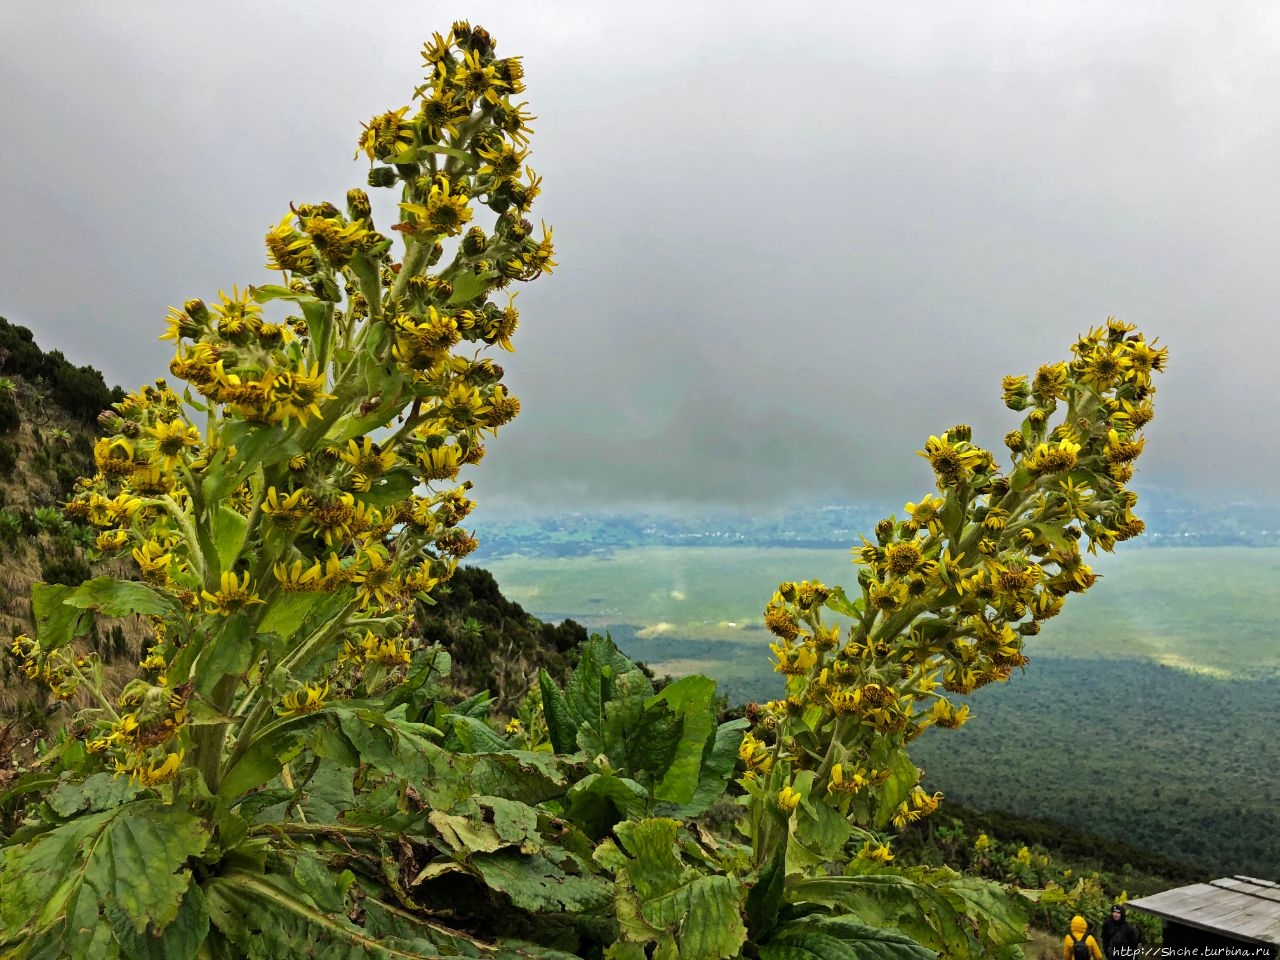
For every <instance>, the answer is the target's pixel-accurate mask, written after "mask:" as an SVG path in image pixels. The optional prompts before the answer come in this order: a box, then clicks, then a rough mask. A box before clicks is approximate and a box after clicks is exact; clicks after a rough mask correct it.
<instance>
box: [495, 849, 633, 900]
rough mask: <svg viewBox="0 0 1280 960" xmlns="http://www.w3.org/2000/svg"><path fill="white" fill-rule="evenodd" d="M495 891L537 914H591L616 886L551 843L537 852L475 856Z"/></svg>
mask: <svg viewBox="0 0 1280 960" xmlns="http://www.w3.org/2000/svg"><path fill="white" fill-rule="evenodd" d="M472 866H473V867H474V869H475V871H476V872H477V873H478V874H479V875H480V877H481V879H482V880H484V882H485V884H486V885H487V886H488V887H489V888H490V889H492V890H497V891H499V892H501V893H504V894H506V895H507V896H508V897H509V898H510V899H511V902H512V903H513V904H515V906H517V907H519V908H520V909H522V910H530V911H532V912H534V913H590V912H593V911H596V910H599V909H601V908H603V907H604V906H605V905H607V904H608V902H609V898H610V894H611V893H612V892H613V886H612V884H610V883H609V882H608V881H606V880H605V879H604V878H602V877H600V876H598V875H597V874H595V873H594V872H592V870H591V864H589V863H584V862H583V861H581V860H580V859H578V858H577V857H574V856H573V855H572V854H570V853H569V852H568V851H566V850H563V849H561V848H559V847H556V846H548V847H545V848H543V849H542V850H539V851H538V852H537V853H534V854H522V853H520V852H519V851H518V850H512V849H506V850H500V851H498V852H496V853H492V854H481V855H479V856H476V857H473V858H472Z"/></svg>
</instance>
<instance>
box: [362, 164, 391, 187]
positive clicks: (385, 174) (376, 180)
mask: <svg viewBox="0 0 1280 960" xmlns="http://www.w3.org/2000/svg"><path fill="white" fill-rule="evenodd" d="M396 179H397V177H396V172H395V170H393V169H392V168H391V167H374V168H373V169H372V170H370V171H369V186H371V187H394V186H395V185H396Z"/></svg>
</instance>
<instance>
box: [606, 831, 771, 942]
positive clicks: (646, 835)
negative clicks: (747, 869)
mask: <svg viewBox="0 0 1280 960" xmlns="http://www.w3.org/2000/svg"><path fill="white" fill-rule="evenodd" d="M678 828H679V824H678V823H677V822H676V821H675V820H667V819H654V820H641V821H638V822H637V821H625V822H623V823H619V824H618V825H617V826H616V827H615V828H614V832H615V833H616V834H617V836H618V839H619V841H620V843H621V849H619V847H617V846H615V845H614V844H613V842H612V841H606V842H605V843H603V844H601V846H600V847H599V848H598V849H597V852H596V859H597V861H598V862H600V863H601V864H602V865H604V866H607V867H609V868H610V869H612V870H614V872H615V874H616V877H617V884H616V888H615V894H614V895H615V898H616V911H617V917H618V924H619V927H620V929H621V933H622V937H623V939H625V940H628V941H631V942H633V943H637V944H645V943H653V944H654V945H655V947H654V952H653V957H654V960H677V958H678V960H725V958H728V957H734V956H737V955H738V951H739V950H740V949H741V947H742V944H743V943H744V942H745V940H746V937H747V928H746V927H745V926H744V925H743V923H742V913H743V909H744V900H745V898H746V893H747V891H746V887H745V886H744V885H743V884H742V882H741V881H739V880H737V879H736V878H734V877H730V876H724V875H720V874H712V875H708V874H704V873H701V872H699V870H698V869H696V868H695V867H693V866H690V865H688V864H686V863H684V862H683V861H682V860H681V859H680V856H679V854H678V853H677V850H676V836H677V831H678ZM633 953H634V951H633ZM615 955H616V954H615Z"/></svg>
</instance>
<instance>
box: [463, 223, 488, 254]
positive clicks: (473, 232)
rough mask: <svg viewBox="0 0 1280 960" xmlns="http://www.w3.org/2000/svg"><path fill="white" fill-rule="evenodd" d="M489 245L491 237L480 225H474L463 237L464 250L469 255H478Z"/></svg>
mask: <svg viewBox="0 0 1280 960" xmlns="http://www.w3.org/2000/svg"><path fill="white" fill-rule="evenodd" d="M488 245H489V238H488V237H486V236H485V235H484V230H482V229H481V228H480V227H472V228H471V229H470V230H468V231H467V232H466V234H465V235H464V236H463V238H462V252H463V253H465V254H466V255H467V256H468V257H478V256H480V254H482V253H484V250H485V247H487V246H488Z"/></svg>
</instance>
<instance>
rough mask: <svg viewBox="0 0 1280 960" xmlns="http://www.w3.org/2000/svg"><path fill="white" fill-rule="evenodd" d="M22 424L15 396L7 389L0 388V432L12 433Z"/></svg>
mask: <svg viewBox="0 0 1280 960" xmlns="http://www.w3.org/2000/svg"><path fill="white" fill-rule="evenodd" d="M21 425H22V412H21V411H20V410H19V409H18V400H17V398H16V397H15V396H14V395H13V394H12V393H11V392H9V391H7V390H0V433H13V431H15V430H17V429H18V427H20V426H21Z"/></svg>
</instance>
